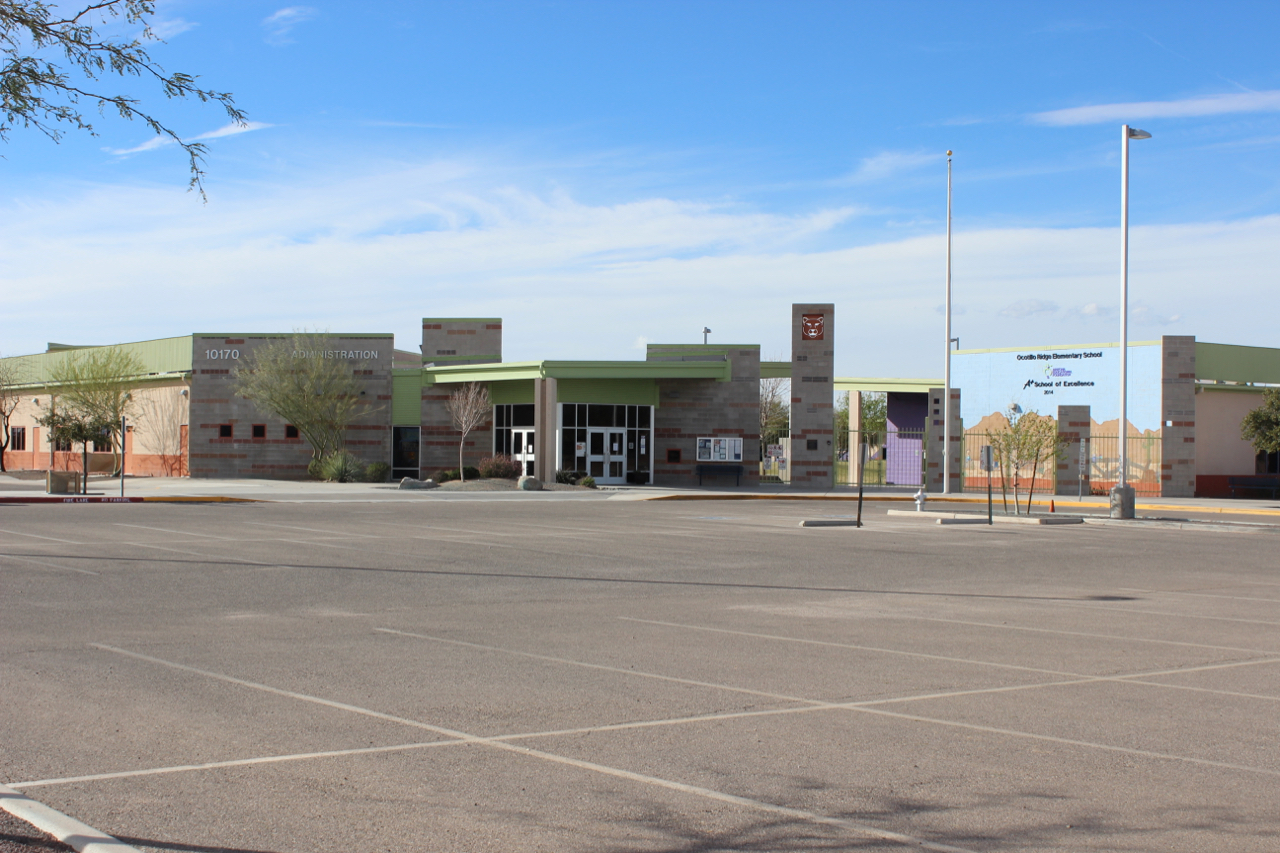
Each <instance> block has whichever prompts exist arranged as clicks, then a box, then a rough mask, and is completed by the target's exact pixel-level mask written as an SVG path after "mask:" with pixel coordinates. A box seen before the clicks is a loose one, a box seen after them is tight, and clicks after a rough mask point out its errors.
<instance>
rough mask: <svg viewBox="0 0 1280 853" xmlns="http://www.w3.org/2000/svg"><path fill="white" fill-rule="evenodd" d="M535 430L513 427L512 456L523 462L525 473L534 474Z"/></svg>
mask: <svg viewBox="0 0 1280 853" xmlns="http://www.w3.org/2000/svg"><path fill="white" fill-rule="evenodd" d="M533 448H534V441H533V430H531V429H513V430H512V431H511V458H512V459H514V460H516V461H517V462H519V463H520V464H521V466H522V467H523V469H524V473H526V474H528V475H529V476H530V477H532V476H533Z"/></svg>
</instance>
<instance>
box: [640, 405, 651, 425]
mask: <svg viewBox="0 0 1280 853" xmlns="http://www.w3.org/2000/svg"><path fill="white" fill-rule="evenodd" d="M652 411H653V407H652V406H641V407H640V423H639V427H640V429H648V428H649V415H650V413H651V412H652Z"/></svg>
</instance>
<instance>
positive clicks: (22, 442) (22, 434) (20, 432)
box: [9, 427, 27, 450]
mask: <svg viewBox="0 0 1280 853" xmlns="http://www.w3.org/2000/svg"><path fill="white" fill-rule="evenodd" d="M9 449H10V450H26V449H27V428H26V427H13V428H12V429H10V430H9Z"/></svg>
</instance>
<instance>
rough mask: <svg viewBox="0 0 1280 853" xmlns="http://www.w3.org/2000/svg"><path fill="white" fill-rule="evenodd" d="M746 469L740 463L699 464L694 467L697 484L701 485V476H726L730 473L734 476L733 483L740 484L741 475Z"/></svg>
mask: <svg viewBox="0 0 1280 853" xmlns="http://www.w3.org/2000/svg"><path fill="white" fill-rule="evenodd" d="M746 470H747V469H746V468H745V467H744V466H742V465H699V466H698V467H697V469H696V472H697V474H698V485H699V486H701V485H702V478H703V477H722V476H723V477H727V476H729V475H730V474H732V475H733V477H734V485H735V486H741V485H742V475H743V473H744V472H745V471H746Z"/></svg>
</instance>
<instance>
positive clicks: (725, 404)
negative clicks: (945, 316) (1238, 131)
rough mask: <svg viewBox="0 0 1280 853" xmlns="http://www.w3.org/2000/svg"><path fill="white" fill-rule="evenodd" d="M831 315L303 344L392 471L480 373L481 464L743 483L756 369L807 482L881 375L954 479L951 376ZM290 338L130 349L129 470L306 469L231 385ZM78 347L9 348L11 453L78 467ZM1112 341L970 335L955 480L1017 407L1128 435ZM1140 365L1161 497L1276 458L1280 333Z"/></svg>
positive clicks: (828, 472) (1219, 483)
mask: <svg viewBox="0 0 1280 853" xmlns="http://www.w3.org/2000/svg"><path fill="white" fill-rule="evenodd" d="M784 316H785V315H784ZM835 320H836V312H835V306H834V305H833V304H831V303H803V304H795V305H792V306H791V311H790V317H789V324H790V339H791V352H790V356H789V359H788V360H787V361H777V362H775V361H763V362H762V361H761V359H760V346H759V345H758V344H707V345H702V344H650V345H649V346H648V348H647V352H646V357H645V358H644V359H643V360H632V361H554V360H544V361H521V362H504V361H503V353H502V330H503V321H502V320H501V319H500V318H456V317H455V318H427V319H424V320H423V321H422V337H421V342H420V346H419V348H418V352H413V351H407V350H397V349H395V341H394V338H393V336H392V335H390V334H367V333H340V334H330V335H328V340H329V347H330V348H329V349H327V350H326V351H324V352H308V353H295V357H298V358H327V359H337V360H341V361H343V362H345V363H347V364H349V365H350V367H351V371H352V374H353V376H354V377H355V378H356V379H357V380H358V383H359V387H360V391H359V397H360V399H359V401H358V405H357V413H356V416H355V417H354V418H353V420H352V422H351V425H350V426H349V428H348V429H347V433H346V439H345V441H346V447H347V449H348V450H349V451H350V452H352V453H353V454H355V455H356V456H358V457H359V458H360V459H361V460H362V461H364V462H366V463H372V462H385V463H388V464H390V465H391V466H392V469H393V476H394V477H396V478H399V477H404V476H409V477H415V478H426V477H430V476H432V475H433V474H434V473H435V472H437V471H440V470H442V469H449V468H456V467H457V466H458V456H459V440H460V434H459V432H458V431H457V429H456V428H455V427H454V425H453V422H452V418H451V416H450V414H449V411H448V409H447V407H446V404H447V403H448V400H449V397H450V395H451V394H452V393H453V392H454V391H455V390H456V389H458V388H460V387H462V386H464V385H466V384H467V383H472V382H475V383H481V384H483V385H484V386H486V388H487V389H488V393H489V397H490V401H491V403H492V411H491V416H490V417H489V418H488V419H487V420H486V421H485V422H484V423H482V424H481V425H480V426H479V427H478V428H477V429H475V430H473V431H472V432H470V433H469V434H468V435H467V437H466V439H465V441H463V442H462V456H463V462H464V464H466V465H476V464H478V462H479V461H480V460H481V459H482V458H484V457H486V456H490V455H494V454H505V455H510V456H512V457H514V458H515V459H517V460H519V461H520V463H521V464H522V465H523V466H524V469H525V471H526V472H527V473H529V474H532V475H534V476H537V477H539V478H540V479H543V480H552V479H554V477H555V474H556V472H557V471H560V470H575V471H584V472H586V473H588V474H590V475H591V476H592V477H594V478H595V480H596V482H597V483H600V484H606V485H607V484H628V483H629V484H654V485H668V486H690V485H697V484H699V483H702V484H705V485H709V486H733V485H741V486H743V487H750V486H753V485H756V484H757V483H758V482H759V471H760V469H759V464H758V463H759V460H760V459H761V457H762V455H763V454H762V453H761V446H760V381H761V379H762V378H786V379H790V411H791V425H790V438H789V441H788V445H789V454H788V459H787V463H788V470H789V479H790V482H791V483H792V484H793V485H796V486H809V487H829V486H831V485H833V484H834V471H835V458H836V455H837V452H838V451H839V448H840V447H841V445H845V446H848V447H854V446H856V445H857V442H858V441H859V438H860V436H861V431H862V429H861V428H862V425H861V424H860V422H859V414H860V412H861V407H860V406H859V404H858V400H859V398H860V395H861V394H863V393H866V392H880V393H884V394H885V395H886V400H887V420H888V424H887V427H888V429H887V433H888V434H887V435H886V436H884V437H883V438H882V439H881V440H880V442H879V443H880V445H883V446H881V447H878V449H877V452H878V453H879V454H880V455H881V458H882V460H883V466H882V467H883V469H884V470H885V471H888V472H890V474H891V477H892V478H893V479H891V480H890V482H893V483H894V484H895V485H908V486H921V485H923V486H924V487H925V488H926V489H927V490H929V491H941V490H942V476H943V475H942V470H943V465H942V453H943V428H942V427H943V422H942V416H943V411H944V409H945V406H944V405H943V390H942V388H941V387H940V386H941V384H942V383H941V380H928V379H877V378H841V377H836V376H835V375H834V364H835V332H836V328H835ZM287 337H289V336H288V335H287V334H283V333H276V334H250V333H217V334H213V333H207V334H190V335H184V336H180V337H172V338H164V339H160V340H154V341H142V342H136V343H127V344H119V345H117V346H119V347H121V348H124V349H128V350H129V351H131V352H132V353H133V354H134V355H136V356H137V358H138V360H139V361H140V362H141V363H142V364H143V365H144V371H143V372H141V373H140V374H139V375H137V376H135V377H132V378H131V380H130V382H131V386H132V387H131V391H130V393H131V396H132V409H133V412H134V415H133V418H132V420H131V423H130V428H129V430H128V431H127V434H126V438H125V448H124V449H125V471H126V473H127V474H131V475H138V476H190V477H202V478H255V477H265V478H280V479H302V478H305V477H306V476H307V463H308V462H309V460H310V458H311V448H310V445H309V444H308V443H307V442H306V441H305V439H304V438H303V437H302V436H301V435H300V434H299V431H298V430H297V429H296V428H295V427H294V426H293V425H292V424H289V423H286V422H284V421H282V420H281V419H279V418H277V417H275V416H274V415H272V414H271V413H269V412H266V411H262V410H260V409H259V408H258V407H257V406H256V405H255V404H254V403H252V402H251V401H250V400H248V399H246V398H244V397H242V396H240V395H238V394H237V393H236V390H235V382H236V370H237V369H238V368H240V367H241V366H242V365H244V364H247V363H248V362H249V360H250V358H251V356H252V354H253V352H254V350H255V349H256V348H257V347H260V346H262V345H263V344H265V343H266V342H268V341H271V340H279V339H282V338H287ZM84 349H87V348H86V347H75V346H66V345H59V344H50V345H49V347H48V349H47V351H46V352H43V353H38V354H34V355H26V356H17V357H13V358H8V359H4V360H3V361H4V364H5V366H6V368H9V369H10V371H11V373H12V374H13V375H16V376H18V377H19V378H20V381H21V385H20V386H19V387H20V392H21V395H20V399H19V402H18V405H17V408H16V409H15V410H14V412H13V414H12V416H11V418H10V443H9V447H8V449H7V450H5V452H4V463H5V467H6V468H7V469H9V470H21V469H26V470H49V469H53V470H78V469H79V468H80V465H81V462H80V453H79V448H75V449H72V448H69V447H57V446H54V445H53V444H51V443H50V441H49V438H48V435H47V430H45V429H43V428H42V427H41V426H40V425H39V424H38V423H37V422H36V421H37V418H39V417H41V416H42V415H43V414H45V413H47V412H48V411H49V408H50V406H51V405H56V398H57V394H58V388H57V386H56V384H54V383H53V381H52V371H53V369H54V368H55V366H56V364H57V363H58V361H59V360H61V359H64V358H67V357H69V356H71V355H73V354H74V353H76V352H78V351H81V350H84ZM1116 356H1117V347H1116V346H1115V345H1114V344H1091V345H1082V346H1067V347H1029V348H1022V349H1009V350H968V351H959V352H957V353H956V354H955V355H954V357H953V370H952V375H953V379H954V381H953V388H952V389H951V391H950V393H951V397H952V425H951V431H950V433H951V435H952V445H951V448H950V451H951V453H952V463H951V466H950V468H951V474H952V484H951V485H952V491H961V490H963V489H964V488H965V486H966V483H968V485H970V486H971V487H972V486H973V482H971V481H972V479H973V478H972V476H971V475H972V473H973V472H972V471H970V470H969V469H970V468H972V467H973V458H972V457H973V456H974V455H975V454H974V452H973V448H972V447H970V444H972V442H966V441H965V438H964V437H965V435H966V434H969V435H980V434H981V433H983V432H984V431H986V430H990V429H994V428H998V426H999V423H998V422H999V419H1000V417H1001V416H1002V415H1001V413H1002V412H1005V411H1006V410H1007V409H1008V407H1009V406H1010V405H1017V406H1019V407H1020V408H1021V409H1023V410H1035V411H1038V412H1040V413H1041V414H1047V415H1051V416H1053V417H1055V418H1057V419H1058V422H1059V430H1060V431H1062V432H1064V433H1068V434H1069V440H1071V441H1073V442H1074V443H1073V449H1074V448H1075V447H1077V446H1079V445H1080V444H1081V442H1084V443H1085V444H1086V446H1088V447H1090V448H1091V449H1092V450H1100V449H1102V447H1103V444H1104V443H1105V437H1106V436H1107V435H1108V434H1111V435H1113V436H1114V435H1116V434H1117V432H1118V413H1117V409H1118V404H1117V400H1118V394H1119V392H1118V386H1117V385H1116V381H1117V379H1116V377H1117V376H1118V367H1117V364H1116ZM1129 375H1130V384H1129V388H1130V398H1129V399H1130V403H1129V412H1130V426H1129V433H1130V436H1131V437H1132V436H1135V435H1136V436H1137V437H1139V438H1141V439H1143V440H1145V441H1146V442H1147V445H1146V446H1147V448H1148V452H1147V456H1146V457H1144V458H1145V460H1146V461H1145V463H1144V464H1146V465H1147V468H1148V469H1150V470H1149V471H1146V473H1145V474H1144V476H1147V477H1150V475H1151V474H1150V471H1151V470H1153V471H1155V472H1156V473H1155V480H1154V483H1155V485H1154V486H1153V487H1150V488H1148V490H1147V493H1149V494H1151V493H1157V494H1164V495H1190V494H1205V495H1216V494H1225V493H1226V489H1227V482H1228V480H1229V478H1230V477H1232V476H1237V475H1251V474H1255V473H1258V472H1260V471H1262V472H1265V471H1268V470H1272V469H1274V467H1275V460H1274V459H1268V458H1266V457H1262V458H1259V457H1258V455H1257V454H1256V453H1254V452H1253V448H1252V447H1251V446H1249V444H1248V443H1247V442H1244V441H1242V440H1241V439H1240V438H1239V422H1240V419H1241V418H1242V417H1243V416H1244V414H1245V413H1247V412H1248V411H1249V410H1250V409H1252V408H1255V407H1256V406H1257V405H1258V404H1259V403H1260V400H1261V394H1262V390H1263V389H1264V388H1265V387H1268V386H1272V385H1280V350H1276V349H1264V348H1258V347H1240V346H1233V345H1226V344H1211V343H1205V342H1197V341H1196V340H1195V339H1194V338H1193V337H1166V338H1163V339H1162V340H1161V341H1156V342H1146V343H1139V344H1133V345H1131V347H1130V367H1129ZM845 391H847V392H849V393H850V394H851V396H852V398H853V400H852V406H851V421H850V426H849V429H850V434H851V435H850V437H849V441H848V442H847V443H846V441H845V437H844V436H837V435H836V434H835V429H834V426H835V418H834V414H835V402H836V395H837V394H838V393H840V392H845ZM1131 446H1132V445H1131ZM1157 446H1158V451H1152V450H1151V449H1150V448H1151V447H1157ZM93 450H94V451H95V452H94V453H92V454H91V461H90V470H91V471H93V470H98V471H102V470H110V467H111V465H112V464H113V457H112V454H111V453H110V450H111V448H109V447H106V446H95V447H94V448H93ZM1152 453H1156V454H1157V455H1158V459H1155V460H1154V461H1153V457H1152ZM849 455H850V464H848V466H847V468H846V470H847V471H848V475H847V477H848V480H849V481H852V482H856V477H857V472H858V468H857V462H856V461H855V460H856V453H854V454H849ZM1132 455H1133V454H1131V456H1132ZM1273 456H1274V454H1273ZM1095 457H1097V458H1095ZM1108 458H1110V457H1109V456H1107V453H1106V452H1091V453H1090V454H1089V458H1088V459H1083V460H1082V459H1081V458H1078V457H1077V456H1075V455H1073V454H1072V453H1069V454H1068V459H1067V461H1066V462H1065V463H1060V464H1059V470H1058V471H1057V472H1055V473H1056V478H1057V483H1058V487H1059V490H1060V491H1068V490H1072V489H1075V488H1076V487H1077V484H1078V481H1079V479H1080V478H1079V474H1080V471H1081V470H1082V469H1081V467H1080V466H1081V464H1083V465H1084V469H1083V470H1084V471H1085V474H1086V477H1089V476H1092V482H1091V483H1090V487H1091V488H1092V487H1095V486H1101V484H1103V482H1104V481H1105V480H1106V477H1107V476H1108V475H1107V473H1106V471H1105V467H1106V460H1107V459H1108ZM1268 466H1271V467H1270V468H1268ZM1152 489H1154V491H1152ZM1072 493H1074V492H1072Z"/></svg>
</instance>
